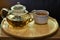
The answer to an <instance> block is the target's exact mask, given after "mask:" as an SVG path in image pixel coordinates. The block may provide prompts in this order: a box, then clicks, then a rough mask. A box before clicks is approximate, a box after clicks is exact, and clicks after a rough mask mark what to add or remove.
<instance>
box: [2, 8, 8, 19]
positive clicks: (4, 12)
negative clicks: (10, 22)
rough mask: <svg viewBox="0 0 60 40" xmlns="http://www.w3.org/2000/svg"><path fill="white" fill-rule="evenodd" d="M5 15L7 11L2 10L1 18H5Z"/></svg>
mask: <svg viewBox="0 0 60 40" xmlns="http://www.w3.org/2000/svg"><path fill="white" fill-rule="evenodd" d="M7 14H8V9H6V8H2V9H1V17H2V18H5V17H6V16H7Z"/></svg>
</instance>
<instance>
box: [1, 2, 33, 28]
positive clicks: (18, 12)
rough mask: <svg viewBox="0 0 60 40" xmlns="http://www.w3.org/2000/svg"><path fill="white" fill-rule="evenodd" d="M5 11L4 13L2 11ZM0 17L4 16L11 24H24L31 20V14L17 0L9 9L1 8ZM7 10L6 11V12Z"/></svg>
mask: <svg viewBox="0 0 60 40" xmlns="http://www.w3.org/2000/svg"><path fill="white" fill-rule="evenodd" d="M4 11H5V13H4ZM1 12H2V14H1V16H2V18H4V17H5V16H6V17H5V18H6V20H7V22H8V23H9V24H10V25H12V26H15V27H17V26H19V27H22V26H25V25H26V24H28V23H29V22H31V21H32V18H31V15H30V14H28V11H27V10H26V7H25V6H23V5H21V4H20V3H19V2H17V4H16V5H14V6H12V7H11V10H8V9H6V8H2V10H1ZM7 12H8V13H7ZM4 15H5V16H4Z"/></svg>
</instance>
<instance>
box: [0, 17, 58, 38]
mask: <svg viewBox="0 0 60 40" xmlns="http://www.w3.org/2000/svg"><path fill="white" fill-rule="evenodd" d="M1 26H2V29H3V31H5V32H6V33H8V34H10V35H13V36H16V37H23V38H34V37H43V36H47V35H50V34H52V33H54V32H55V31H57V29H58V23H57V21H56V20H55V19H54V18H52V17H49V19H48V23H47V24H44V25H39V24H36V23H35V22H34V20H33V21H32V22H30V23H29V24H27V25H26V26H24V27H22V28H21V27H13V26H11V25H10V24H8V22H7V21H6V18H4V19H3V20H2V22H1Z"/></svg>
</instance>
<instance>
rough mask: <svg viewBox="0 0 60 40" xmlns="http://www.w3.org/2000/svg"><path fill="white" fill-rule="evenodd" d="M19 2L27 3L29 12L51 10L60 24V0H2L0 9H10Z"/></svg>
mask: <svg viewBox="0 0 60 40" xmlns="http://www.w3.org/2000/svg"><path fill="white" fill-rule="evenodd" d="M17 2H20V3H21V4H23V5H25V6H26V8H27V10H28V11H29V12H31V11H32V10H34V9H36V10H47V11H49V12H50V16H51V17H53V18H55V19H56V20H57V21H58V23H59V24H60V0H0V9H1V8H3V7H4V8H9V9H10V7H11V6H13V5H15V4H16V3H17ZM0 20H1V18H0Z"/></svg>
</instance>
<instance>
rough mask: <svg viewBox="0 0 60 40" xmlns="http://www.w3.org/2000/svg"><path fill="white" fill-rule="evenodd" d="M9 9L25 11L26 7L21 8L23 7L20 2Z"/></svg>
mask: <svg viewBox="0 0 60 40" xmlns="http://www.w3.org/2000/svg"><path fill="white" fill-rule="evenodd" d="M11 9H12V10H25V9H26V7H25V6H23V5H21V4H20V2H17V4H16V5H14V6H12V7H11Z"/></svg>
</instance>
